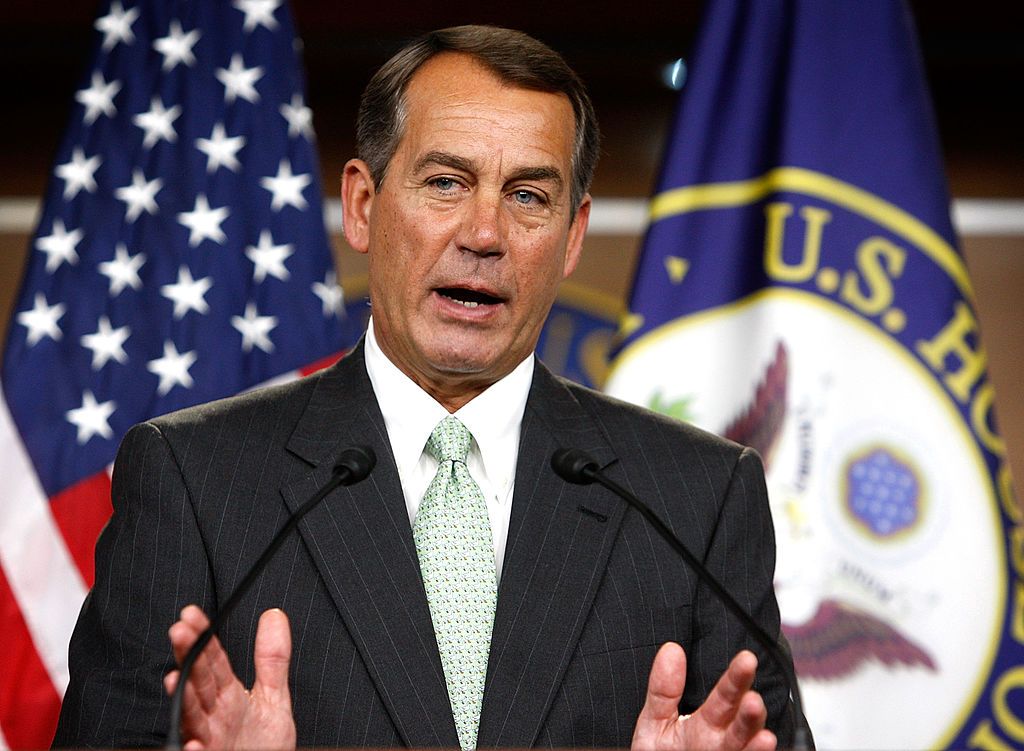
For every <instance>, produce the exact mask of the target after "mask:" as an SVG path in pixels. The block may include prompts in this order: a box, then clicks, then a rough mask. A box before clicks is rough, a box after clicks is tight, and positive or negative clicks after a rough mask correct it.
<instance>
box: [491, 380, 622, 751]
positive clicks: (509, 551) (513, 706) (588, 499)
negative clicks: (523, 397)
mask: <svg viewBox="0 0 1024 751" xmlns="http://www.w3.org/2000/svg"><path fill="white" fill-rule="evenodd" d="M570 446H571V447H577V448H581V449H584V450H585V451H587V452H588V453H589V454H591V456H593V457H594V458H595V459H596V460H597V461H598V462H599V463H600V464H601V465H602V466H605V465H607V464H608V463H609V462H611V461H612V460H613V459H614V458H615V457H614V455H613V454H612V451H611V449H610V447H609V446H608V444H607V441H606V440H605V438H604V436H603V434H602V433H601V431H600V429H599V427H598V426H597V425H596V423H595V421H594V419H593V417H591V416H590V415H589V414H587V413H586V412H585V411H584V410H583V409H582V407H581V406H580V404H579V403H578V402H577V401H576V399H575V398H574V397H573V396H572V395H571V393H570V392H569V391H568V390H567V389H566V388H565V387H564V386H563V385H561V384H560V383H559V382H558V381H557V380H556V379H555V378H554V377H553V376H552V375H551V373H550V372H548V370H547V369H546V368H545V367H544V366H543V365H539V364H538V367H537V370H536V371H535V373H534V382H533V386H532V388H531V392H530V398H529V401H528V403H527V409H526V414H525V415H524V419H523V427H522V436H521V440H520V450H519V452H520V453H519V462H518V469H517V472H516V484H515V493H514V498H513V505H512V518H511V522H510V528H509V537H508V544H507V548H506V554H505V562H504V568H503V573H502V579H501V584H500V588H499V591H498V610H497V614H496V617H495V625H494V632H493V636H492V639H491V655H490V662H489V666H488V677H487V686H486V690H485V693H484V705H483V711H482V714H481V721H480V734H479V739H478V745H479V746H481V747H485V746H506V747H512V748H516V747H518V748H525V747H529V746H532V745H533V744H534V743H535V742H536V739H537V736H538V734H539V732H540V729H541V726H542V725H543V722H544V719H545V717H546V715H547V712H548V709H549V707H550V705H551V702H552V700H553V698H554V696H555V694H556V692H557V689H558V687H559V685H560V683H561V681H562V677H563V675H564V673H565V670H566V667H567V665H568V663H569V660H570V658H571V657H572V654H573V652H574V651H575V649H576V644H577V642H578V640H579V637H580V633H581V632H582V629H583V624H584V622H585V620H586V617H587V614H588V612H589V610H590V606H591V603H592V602H593V599H594V595H595V593H596V591H597V587H598V584H599V583H600V581H601V577H602V575H603V572H604V568H605V566H606V564H607V562H608V556H609V554H610V552H611V548H612V544H613V542H614V540H615V536H616V534H617V532H618V527H619V524H620V522H621V520H622V516H623V513H624V511H625V506H624V504H622V503H619V502H617V501H616V500H615V499H614V498H613V497H611V496H610V494H608V493H607V492H601V490H600V489H599V488H597V486H580V485H571V484H569V483H566V482H565V481H563V480H562V479H561V478H559V477H558V476H557V475H556V474H555V473H554V471H553V470H552V469H551V466H550V460H551V454H552V452H553V451H554V450H555V449H557V448H561V447H570Z"/></svg>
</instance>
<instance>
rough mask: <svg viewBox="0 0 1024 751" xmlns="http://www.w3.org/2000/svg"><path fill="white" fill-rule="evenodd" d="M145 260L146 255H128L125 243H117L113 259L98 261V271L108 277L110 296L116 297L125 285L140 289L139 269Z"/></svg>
mask: <svg viewBox="0 0 1024 751" xmlns="http://www.w3.org/2000/svg"><path fill="white" fill-rule="evenodd" d="M145 262H146V256H145V255H144V254H143V253H136V254H135V255H133V256H130V255H128V248H127V247H126V246H125V244H124V243H118V244H117V247H116V248H114V260H113V261H100V263H99V264H98V268H99V270H100V273H101V274H103V276H105V277H107V278H108V279H110V296H111V297H117V296H118V295H119V294H121V290H123V289H124V288H125V287H131V288H132V289H142V280H141V279H140V278H139V269H140V268H142V264H144V263H145Z"/></svg>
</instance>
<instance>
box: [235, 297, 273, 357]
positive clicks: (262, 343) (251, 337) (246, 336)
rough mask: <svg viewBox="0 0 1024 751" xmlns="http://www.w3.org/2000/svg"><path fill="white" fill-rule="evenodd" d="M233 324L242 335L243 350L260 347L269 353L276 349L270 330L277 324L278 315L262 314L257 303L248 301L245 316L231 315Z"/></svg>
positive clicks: (249, 350) (247, 350) (248, 350)
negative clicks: (271, 339)
mask: <svg viewBox="0 0 1024 751" xmlns="http://www.w3.org/2000/svg"><path fill="white" fill-rule="evenodd" d="M231 325H232V326H234V327H235V328H236V329H237V330H238V333H240V334H241V335H242V351H243V352H251V351H252V348H253V347H259V348H260V349H262V350H263V351H264V352H266V353H267V354H270V353H271V352H273V351H274V343H273V342H272V341H270V336H269V334H270V332H271V331H273V329H274V327H275V326H277V316H261V315H259V314H258V313H257V312H256V304H255V303H252V302H250V303H247V304H246V306H245V316H231Z"/></svg>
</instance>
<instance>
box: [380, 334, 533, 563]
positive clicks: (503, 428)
mask: <svg viewBox="0 0 1024 751" xmlns="http://www.w3.org/2000/svg"><path fill="white" fill-rule="evenodd" d="M365 356H366V373H367V375H368V376H369V377H370V384H371V385H372V386H373V393H374V394H375V395H376V397H377V402H378V404H380V411H381V413H382V414H383V416H384V425H385V427H386V428H387V431H388V440H389V441H390V442H391V451H392V453H394V455H395V463H396V464H397V465H398V477H399V479H400V480H401V482H402V492H403V494H404V495H405V506H406V509H408V511H409V522H410V524H411V523H413V522H414V521H415V519H416V512H417V511H418V510H419V507H420V501H421V500H423V496H424V494H426V492H427V487H428V486H429V485H430V481H431V480H433V479H434V475H435V474H437V460H436V459H434V458H433V457H432V456H430V454H428V453H427V452H426V451H425V448H426V445H427V439H428V438H430V434H431V433H432V432H434V428H435V427H436V426H437V424H438V423H439V422H440V421H441V420H443V419H444V418H445V417H447V416H448V414H449V412H448V410H447V409H445V408H444V407H442V406H441V405H440V404H439V403H438V402H436V401H435V400H434V398H433V397H432V396H430V395H429V394H427V392H426V391H424V390H423V389H421V388H420V387H419V386H417V385H416V383H414V382H413V380H412V379H411V378H409V377H408V376H407V375H406V374H405V373H403V372H402V371H401V370H399V369H398V367H397V366H395V365H394V363H392V362H391V361H390V360H389V359H388V358H387V355H385V354H384V352H383V351H382V350H381V348H380V345H378V344H377V338H376V336H375V335H374V332H373V320H372V318H371V320H370V325H369V327H368V329H367V332H366V345H365ZM533 361H534V356H533V354H532V353H531V354H530V356H529V357H527V358H526V359H525V360H523V362H521V363H519V365H517V366H516V368H515V369H514V370H513V371H512V372H511V373H509V374H508V375H507V376H505V377H504V378H502V379H501V380H500V381H498V382H497V383H494V384H492V385H491V386H490V387H488V388H487V389H486V390H485V391H484V392H483V393H481V394H479V395H478V396H477V397H476V398H474V399H473V400H472V401H470V402H469V403H468V404H466V405H465V406H464V407H462V409H460V410H458V411H457V412H455V416H456V417H458V418H459V420H461V421H462V423H463V424H464V425H465V426H466V427H467V428H468V429H469V432H470V433H472V434H473V442H472V444H471V445H470V448H469V456H468V457H467V459H466V465H467V466H468V467H469V473H470V475H472V476H473V479H474V480H476V483H477V485H479V486H480V490H481V491H482V492H483V495H484V498H485V499H486V500H487V513H488V514H489V516H490V521H491V534H492V535H493V537H494V564H495V567H496V569H497V572H498V579H499V580H500V579H501V563H502V560H503V559H504V557H505V543H506V540H507V539H508V524H509V519H510V518H511V516H512V490H513V486H514V484H515V477H516V463H517V461H518V459H519V435H520V428H521V426H522V422H523V412H524V411H525V410H526V398H527V396H528V395H529V393H530V386H531V384H532V383H533Z"/></svg>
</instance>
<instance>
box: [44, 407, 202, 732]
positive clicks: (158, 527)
mask: <svg viewBox="0 0 1024 751" xmlns="http://www.w3.org/2000/svg"><path fill="white" fill-rule="evenodd" d="M112 502H113V508H114V512H113V516H112V517H111V519H110V522H109V523H108V524H107V526H106V528H105V529H104V531H103V533H102V534H101V536H100V539H99V541H98V542H97V546H96V581H95V585H94V586H93V589H92V591H91V592H90V594H89V596H88V598H87V599H86V601H85V604H84V605H83V607H82V611H81V613H80V615H79V619H78V624H77V625H76V627H75V631H74V634H73V635H72V638H71V645H70V652H69V668H70V675H71V679H70V684H69V686H68V689H67V692H66V694H65V697H64V703H63V706H62V708H61V715H60V721H59V723H58V726H57V733H56V736H55V738H54V741H53V745H54V746H55V747H108V748H128V747H137V746H157V745H162V744H163V742H164V738H165V736H166V732H167V723H168V707H169V701H168V699H167V697H166V696H165V694H164V690H163V683H162V679H163V676H164V675H165V674H166V673H167V672H168V671H169V670H170V669H172V668H173V667H174V659H173V655H172V652H171V648H170V641H169V639H168V636H167V629H168V628H169V627H170V626H171V624H172V623H174V621H176V620H177V616H178V613H179V612H180V609H181V608H182V607H183V606H184V605H186V604H188V603H190V602H196V603H198V604H200V605H201V606H202V607H204V608H208V605H209V603H208V602H207V599H208V595H209V593H210V589H211V588H210V576H209V569H208V566H207V563H206V560H207V559H206V554H205V550H204V546H203V544H202V540H201V537H200V535H199V531H198V527H197V524H196V520H195V516H194V513H193V507H192V504H191V502H190V498H189V494H188V490H187V488H186V485H185V482H184V480H183V478H182V475H181V472H180V470H179V467H178V464H177V462H176V461H175V458H174V456H173V454H172V452H171V449H170V447H169V445H168V444H167V441H166V440H165V438H164V436H163V435H162V434H161V433H160V431H159V429H158V428H156V427H155V426H153V425H151V424H143V425H138V426H136V427H134V428H133V429H132V430H131V431H130V432H129V433H128V434H127V435H126V436H125V439H124V441H123V442H122V444H121V448H120V450H119V451H118V457H117V460H116V462H115V465H114V475H113V486H112Z"/></svg>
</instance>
